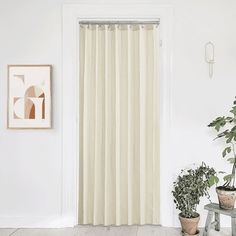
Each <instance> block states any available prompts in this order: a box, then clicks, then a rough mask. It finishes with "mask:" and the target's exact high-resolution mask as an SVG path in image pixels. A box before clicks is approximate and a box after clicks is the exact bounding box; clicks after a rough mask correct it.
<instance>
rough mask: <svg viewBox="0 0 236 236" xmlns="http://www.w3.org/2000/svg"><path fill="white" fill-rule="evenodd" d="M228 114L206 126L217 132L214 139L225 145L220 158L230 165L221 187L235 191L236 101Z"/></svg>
mask: <svg viewBox="0 0 236 236" xmlns="http://www.w3.org/2000/svg"><path fill="white" fill-rule="evenodd" d="M235 98H236V97H235ZM230 113H231V114H232V115H231V116H220V117H217V118H216V119H215V120H213V121H212V122H211V123H210V124H209V125H208V127H213V128H214V129H215V130H216V131H217V133H218V134H217V136H216V138H215V139H218V138H221V139H224V140H225V143H226V147H225V148H224V150H223V151H222V156H223V158H227V161H228V162H229V163H230V164H231V165H232V171H231V173H230V174H226V175H225V176H224V181H225V183H224V185H223V186H222V187H223V188H224V189H226V190H234V189H235V168H236V153H235V144H236V100H235V101H234V102H233V106H232V108H231V110H230ZM222 129H223V131H222ZM221 173H223V172H221Z"/></svg>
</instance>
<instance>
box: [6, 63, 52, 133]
mask: <svg viewBox="0 0 236 236" xmlns="http://www.w3.org/2000/svg"><path fill="white" fill-rule="evenodd" d="M51 76H52V66H51V65H9V66H8V119H7V126H8V128H10V129H46V128H51Z"/></svg>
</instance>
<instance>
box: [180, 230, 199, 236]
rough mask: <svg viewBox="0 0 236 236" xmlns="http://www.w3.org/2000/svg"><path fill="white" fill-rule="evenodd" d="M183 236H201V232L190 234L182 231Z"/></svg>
mask: <svg viewBox="0 0 236 236" xmlns="http://www.w3.org/2000/svg"><path fill="white" fill-rule="evenodd" d="M182 236H200V230H197V232H196V234H194V235H192V234H188V233H185V232H183V231H182Z"/></svg>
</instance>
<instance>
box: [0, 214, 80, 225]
mask: <svg viewBox="0 0 236 236" xmlns="http://www.w3.org/2000/svg"><path fill="white" fill-rule="evenodd" d="M76 224H77V222H76V219H75V218H74V217H71V216H61V215H57V216H13V217H11V216H0V228H64V227H74V226H75V225H76Z"/></svg>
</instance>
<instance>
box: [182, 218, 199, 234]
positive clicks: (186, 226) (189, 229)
mask: <svg viewBox="0 0 236 236" xmlns="http://www.w3.org/2000/svg"><path fill="white" fill-rule="evenodd" d="M179 220H180V223H181V226H182V232H183V235H198V234H197V233H198V231H197V227H198V222H199V220H200V216H199V214H198V216H197V217H195V218H184V217H182V216H181V214H179Z"/></svg>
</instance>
